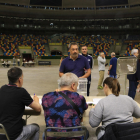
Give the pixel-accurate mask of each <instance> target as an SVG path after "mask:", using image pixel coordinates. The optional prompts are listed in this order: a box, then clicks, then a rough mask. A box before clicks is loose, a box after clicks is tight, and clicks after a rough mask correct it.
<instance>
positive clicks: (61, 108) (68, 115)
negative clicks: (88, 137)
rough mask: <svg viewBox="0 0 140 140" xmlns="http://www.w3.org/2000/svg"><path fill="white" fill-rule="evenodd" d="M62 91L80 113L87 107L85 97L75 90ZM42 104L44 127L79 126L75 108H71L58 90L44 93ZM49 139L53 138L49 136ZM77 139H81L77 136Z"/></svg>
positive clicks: (52, 139)
mask: <svg viewBox="0 0 140 140" xmlns="http://www.w3.org/2000/svg"><path fill="white" fill-rule="evenodd" d="M62 92H63V93H64V94H65V95H67V96H68V97H69V98H70V99H72V101H73V102H74V103H75V104H76V105H77V106H78V108H79V110H80V112H81V113H82V114H83V112H84V111H85V110H86V109H87V108H88V106H87V104H86V100H85V98H84V97H83V96H81V95H79V94H78V93H77V92H71V91H68V90H65V91H62ZM42 106H43V109H44V116H45V122H46V127H74V126H80V119H79V117H78V114H77V112H76V110H75V109H73V107H72V106H71V104H70V103H69V102H68V101H67V100H66V99H65V98H64V97H63V96H62V95H60V94H59V93H58V92H49V93H47V94H45V95H44V96H43V98H42ZM50 131H51V130H50ZM49 140H54V138H49ZM73 140H75V139H73ZM76 140H77V139H76ZM78 140H82V139H81V138H78Z"/></svg>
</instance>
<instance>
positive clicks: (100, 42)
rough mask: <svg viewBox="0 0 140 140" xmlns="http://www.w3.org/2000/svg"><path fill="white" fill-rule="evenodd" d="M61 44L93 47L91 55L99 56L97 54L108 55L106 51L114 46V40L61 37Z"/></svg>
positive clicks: (95, 37) (106, 38) (92, 37)
mask: <svg viewBox="0 0 140 140" xmlns="http://www.w3.org/2000/svg"><path fill="white" fill-rule="evenodd" d="M62 42H63V44H64V45H65V44H66V45H68V44H69V43H70V42H77V43H78V44H79V45H80V46H82V45H84V44H85V45H87V46H88V47H93V54H94V55H99V52H101V51H102V52H104V53H105V55H108V50H109V48H110V46H111V45H114V44H115V39H112V37H111V36H63V37H62Z"/></svg>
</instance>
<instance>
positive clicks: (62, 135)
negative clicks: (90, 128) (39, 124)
mask: <svg viewBox="0 0 140 140" xmlns="http://www.w3.org/2000/svg"><path fill="white" fill-rule="evenodd" d="M48 129H51V130H52V131H47V130H48ZM73 129H79V130H77V131H72V130H73ZM53 130H55V131H56V130H71V131H68V132H55V131H53ZM44 133H45V140H47V137H55V138H73V137H81V136H84V140H86V139H87V128H86V127H84V126H76V127H47V128H46V129H45V131H44Z"/></svg>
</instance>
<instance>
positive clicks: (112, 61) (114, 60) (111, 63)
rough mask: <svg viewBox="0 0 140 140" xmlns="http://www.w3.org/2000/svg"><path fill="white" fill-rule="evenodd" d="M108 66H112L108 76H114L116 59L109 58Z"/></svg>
mask: <svg viewBox="0 0 140 140" xmlns="http://www.w3.org/2000/svg"><path fill="white" fill-rule="evenodd" d="M110 65H112V68H111V70H110V75H116V69H117V58H116V57H113V58H111V60H110Z"/></svg>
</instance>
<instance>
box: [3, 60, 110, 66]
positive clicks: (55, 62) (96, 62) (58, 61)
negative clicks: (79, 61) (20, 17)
mask: <svg viewBox="0 0 140 140" xmlns="http://www.w3.org/2000/svg"><path fill="white" fill-rule="evenodd" d="M6 60H7V59H5V61H6ZM8 61H11V63H13V59H8ZM38 61H51V65H59V64H60V59H37V60H35V62H36V65H38ZM109 62H110V59H106V63H108V64H109ZM16 63H17V61H16ZM21 63H22V59H20V65H21ZM16 65H17V64H16ZM94 65H98V61H97V59H94Z"/></svg>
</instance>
